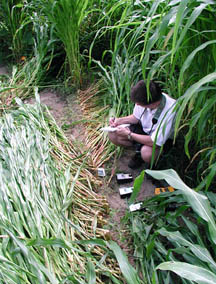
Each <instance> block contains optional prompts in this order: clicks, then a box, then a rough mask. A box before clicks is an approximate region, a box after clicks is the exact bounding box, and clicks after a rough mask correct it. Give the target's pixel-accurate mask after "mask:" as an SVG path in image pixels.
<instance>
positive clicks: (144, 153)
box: [141, 145, 159, 163]
mask: <svg viewBox="0 0 216 284" xmlns="http://www.w3.org/2000/svg"><path fill="white" fill-rule="evenodd" d="M158 152H159V149H158V148H156V149H155V152H154V160H155V159H156V158H157V156H158ZM152 155H153V148H152V147H150V146H146V145H144V146H142V148H141V157H142V159H143V160H144V161H145V162H146V163H151V159H152Z"/></svg>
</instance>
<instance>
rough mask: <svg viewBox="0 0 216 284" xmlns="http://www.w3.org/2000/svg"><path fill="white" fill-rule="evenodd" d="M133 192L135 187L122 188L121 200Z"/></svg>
mask: <svg viewBox="0 0 216 284" xmlns="http://www.w3.org/2000/svg"><path fill="white" fill-rule="evenodd" d="M132 192H133V187H120V188H119V194H120V197H121V198H125V197H129V196H130V195H131V193H132Z"/></svg>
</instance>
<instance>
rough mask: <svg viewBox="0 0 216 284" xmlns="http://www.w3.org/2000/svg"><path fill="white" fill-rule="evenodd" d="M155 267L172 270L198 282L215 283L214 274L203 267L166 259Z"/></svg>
mask: <svg viewBox="0 0 216 284" xmlns="http://www.w3.org/2000/svg"><path fill="white" fill-rule="evenodd" d="M156 269H161V270H169V271H173V272H175V273H176V274H178V275H179V276H180V277H182V278H186V279H188V280H191V281H194V282H196V283H199V284H215V283H216V274H214V273H212V272H211V271H209V270H207V269H205V268H202V267H199V266H195V265H192V264H188V263H185V262H174V261H168V262H164V263H161V264H160V265H158V266H157V267H156Z"/></svg>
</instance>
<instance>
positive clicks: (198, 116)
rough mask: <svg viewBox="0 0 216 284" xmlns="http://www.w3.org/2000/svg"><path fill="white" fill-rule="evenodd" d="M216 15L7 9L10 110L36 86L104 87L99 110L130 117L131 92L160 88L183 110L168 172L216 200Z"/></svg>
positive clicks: (63, 2)
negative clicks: (154, 84) (153, 83)
mask: <svg viewBox="0 0 216 284" xmlns="http://www.w3.org/2000/svg"><path fill="white" fill-rule="evenodd" d="M215 14H216V3H215V1H213V0H200V1H196V0H181V1H180V0H170V1H168V0H156V1H153V0H110V1H106V0H80V1H72V0H49V1H44V0H2V1H1V3H0V45H1V50H0V63H5V62H7V63H9V65H10V66H11V74H12V76H10V77H8V78H5V77H4V78H1V86H0V94H1V103H2V109H3V110H4V109H5V108H6V107H7V103H8V101H7V98H8V97H10V91H11V90H13V91H14V90H15V95H16V96H19V97H21V98H25V97H27V96H31V95H32V94H33V89H34V87H35V86H38V87H39V89H42V88H44V87H48V86H52V87H59V86H60V87H62V86H63V87H64V88H71V87H73V88H74V87H75V88H84V86H85V84H86V81H88V82H95V81H96V80H98V79H101V82H102V83H101V90H100V100H99V103H100V104H101V105H102V106H104V105H106V106H107V105H109V106H110V109H112V111H113V112H114V113H115V115H116V116H120V115H127V114H129V113H131V111H132V108H133V105H132V104H131V102H130V88H131V86H132V85H134V84H135V83H136V82H137V81H138V80H140V79H142V78H144V79H145V80H146V81H147V83H148V82H149V81H150V80H151V79H157V81H159V82H160V84H161V86H162V88H163V91H164V92H166V93H168V94H169V95H170V96H172V97H173V98H175V99H176V100H177V102H178V108H177V119H176V124H175V134H176V145H175V146H174V147H173V149H172V150H171V151H170V153H169V154H168V155H165V156H164V157H162V160H161V163H160V164H159V167H160V169H164V168H165V169H166V168H173V169H175V170H176V172H178V173H179V175H180V176H181V178H182V180H183V181H185V182H186V183H187V184H189V186H190V187H192V188H195V190H196V191H200V190H204V191H206V193H207V194H208V193H209V192H214V191H215V184H216V180H215V172H216V96H215V91H216V68H215V66H216V37H215V34H216V26H215ZM6 77H7V76H6ZM86 78H87V79H86ZM101 94H102V95H101ZM11 103H12V104H13V106H15V105H16V103H15V101H14V100H12V99H11ZM108 115H109V114H108V113H107V116H108ZM209 196H210V197H211V198H213V197H212V196H211V195H209ZM196 218H197V217H196ZM198 220H199V218H198ZM159 232H162V231H161V230H160V231H159ZM162 235H165V233H164V231H163V234H162ZM209 239H210V238H209ZM199 245H200V244H199ZM149 249H150V248H149ZM159 249H162V250H163V248H159ZM156 255H157V254H156ZM190 257H191V256H190ZM150 260H151V261H152V264H154V263H153V260H152V259H151V258H150ZM214 265H215V264H214ZM153 266H154V265H153ZM161 267H162V266H161ZM164 267H165V266H164ZM164 267H163V268H164ZM186 268H187V267H186ZM89 269H90V268H89ZM142 269H143V268H142ZM176 269H177V268H176ZM214 269H215V268H213V270H214ZM149 281H150V280H149ZM155 281H156V280H155ZM167 281H168V280H167ZM167 283H168V282H167ZM198 283H199V282H198Z"/></svg>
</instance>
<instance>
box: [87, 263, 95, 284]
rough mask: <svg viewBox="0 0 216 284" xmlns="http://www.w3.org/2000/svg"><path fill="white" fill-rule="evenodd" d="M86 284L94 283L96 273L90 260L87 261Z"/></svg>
mask: <svg viewBox="0 0 216 284" xmlns="http://www.w3.org/2000/svg"><path fill="white" fill-rule="evenodd" d="M86 278H87V281H88V284H95V283H96V273H95V267H94V264H93V263H92V262H91V261H88V263H87V275H86Z"/></svg>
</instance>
